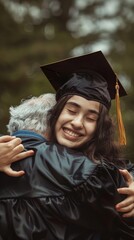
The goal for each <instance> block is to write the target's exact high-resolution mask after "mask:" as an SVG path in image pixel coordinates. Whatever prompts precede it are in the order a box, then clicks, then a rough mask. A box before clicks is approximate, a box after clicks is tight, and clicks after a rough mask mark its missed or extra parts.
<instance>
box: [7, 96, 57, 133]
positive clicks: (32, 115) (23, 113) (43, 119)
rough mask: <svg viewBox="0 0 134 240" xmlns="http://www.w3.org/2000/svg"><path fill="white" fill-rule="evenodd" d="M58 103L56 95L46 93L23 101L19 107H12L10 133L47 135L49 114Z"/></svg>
mask: <svg viewBox="0 0 134 240" xmlns="http://www.w3.org/2000/svg"><path fill="white" fill-rule="evenodd" d="M55 103H56V100H55V94H52V93H46V94H42V95H40V96H39V97H32V98H31V99H27V100H24V101H22V103H21V104H20V105H19V106H17V107H10V109H9V111H10V121H9V124H8V125H7V129H8V132H9V133H10V134H11V135H12V134H14V133H15V132H16V131H18V130H23V129H25V130H31V131H35V132H36V133H39V134H41V135H43V136H45V135H46V133H47V113H48V111H49V110H50V109H51V108H52V107H53V106H54V104H55Z"/></svg>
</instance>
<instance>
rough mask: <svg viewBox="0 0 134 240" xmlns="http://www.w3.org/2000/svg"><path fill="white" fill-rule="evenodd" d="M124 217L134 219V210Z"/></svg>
mask: <svg viewBox="0 0 134 240" xmlns="http://www.w3.org/2000/svg"><path fill="white" fill-rule="evenodd" d="M122 217H126V218H129V217H134V209H133V210H131V211H130V212H128V213H125V214H123V215H122Z"/></svg>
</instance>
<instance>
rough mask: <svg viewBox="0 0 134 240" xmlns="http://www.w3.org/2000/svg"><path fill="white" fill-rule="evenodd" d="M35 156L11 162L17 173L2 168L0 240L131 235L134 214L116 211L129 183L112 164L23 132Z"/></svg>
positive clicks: (114, 239) (125, 238)
mask: <svg viewBox="0 0 134 240" xmlns="http://www.w3.org/2000/svg"><path fill="white" fill-rule="evenodd" d="M17 136H19V137H20V136H21V137H22V139H23V143H24V145H25V148H26V149H29V148H30V149H31V148H33V149H34V150H35V155H34V156H32V157H29V158H28V159H24V160H22V161H19V162H16V163H14V164H13V168H14V169H16V170H20V169H24V170H25V172H26V173H25V175H24V176H21V177H19V178H13V177H9V176H7V175H5V174H3V173H0V240H100V239H102V240H106V239H107V240H132V239H134V218H129V219H124V218H122V216H121V214H119V213H118V212H117V211H116V210H115V204H116V203H118V202H120V201H122V200H123V199H124V196H122V195H119V194H118V192H117V188H119V187H122V186H125V182H124V180H123V178H122V176H121V175H120V173H119V171H118V169H117V168H116V167H115V166H114V165H112V164H106V163H103V164H94V163H93V162H92V161H90V160H89V159H87V158H86V157H85V156H83V154H82V153H80V152H76V151H73V150H71V149H67V148H65V147H63V146H60V145H58V144H51V143H45V139H44V138H43V137H42V136H40V135H38V134H34V133H32V132H30V131H20V132H18V133H17Z"/></svg>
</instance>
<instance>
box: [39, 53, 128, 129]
mask: <svg viewBox="0 0 134 240" xmlns="http://www.w3.org/2000/svg"><path fill="white" fill-rule="evenodd" d="M41 69H42V71H43V72H44V74H45V75H46V77H47V78H48V80H49V81H50V83H51V84H52V86H53V87H54V89H55V90H56V92H57V93H56V99H57V100H59V99H60V98H61V97H63V96H65V95H80V96H82V97H85V98H86V99H88V100H94V101H98V102H100V103H102V104H103V105H105V106H106V107H107V108H108V109H109V108H110V106H111V99H114V98H118V100H117V101H116V102H118V104H117V105H118V114H117V115H118V116H119V122H120V118H121V117H120V115H121V114H120V107H119V96H120V97H121V96H125V95H127V93H126V91H125V89H124V88H123V86H122V85H121V83H120V82H119V81H118V79H117V76H116V74H115V73H114V71H113V69H112V67H111V66H110V64H109V63H108V61H107V59H106V58H105V56H104V55H103V53H102V52H101V51H97V52H94V53H90V54H87V55H82V56H78V57H72V58H68V59H64V60H62V61H58V62H55V63H51V64H47V65H44V66H41ZM122 128H123V127H121V132H122Z"/></svg>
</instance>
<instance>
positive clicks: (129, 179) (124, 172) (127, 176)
mask: <svg viewBox="0 0 134 240" xmlns="http://www.w3.org/2000/svg"><path fill="white" fill-rule="evenodd" d="M119 171H120V173H121V174H122V175H123V177H124V179H125V181H126V182H127V184H128V185H129V184H131V183H132V182H133V177H132V175H131V174H130V173H129V172H128V171H127V170H126V169H123V170H122V169H119Z"/></svg>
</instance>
